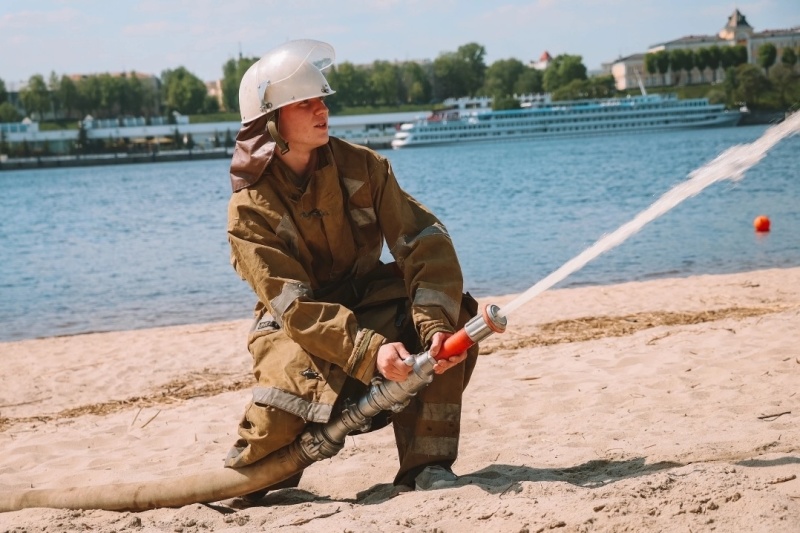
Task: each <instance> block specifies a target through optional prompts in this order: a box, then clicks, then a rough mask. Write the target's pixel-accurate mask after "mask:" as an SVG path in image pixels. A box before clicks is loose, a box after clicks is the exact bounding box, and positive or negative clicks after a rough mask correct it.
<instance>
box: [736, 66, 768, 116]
mask: <svg viewBox="0 0 800 533" xmlns="http://www.w3.org/2000/svg"><path fill="white" fill-rule="evenodd" d="M735 71H736V80H735V87H736V88H735V89H734V91H733V97H734V98H735V99H736V101H739V102H744V103H745V104H747V105H748V106H749V107H751V108H756V107H758V106H759V104H760V101H759V97H760V96H761V95H762V94H764V93H765V92H766V91H767V89H768V88H769V82H768V81H767V78H766V77H765V76H764V73H763V72H762V71H761V69H760V68H758V67H757V66H756V65H751V64H749V63H745V64H743V65H739V66H737V67H735Z"/></svg>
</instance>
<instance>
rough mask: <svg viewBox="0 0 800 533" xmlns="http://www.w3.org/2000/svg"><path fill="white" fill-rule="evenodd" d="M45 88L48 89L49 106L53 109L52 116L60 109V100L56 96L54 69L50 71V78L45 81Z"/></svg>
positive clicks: (56, 86)
mask: <svg viewBox="0 0 800 533" xmlns="http://www.w3.org/2000/svg"><path fill="white" fill-rule="evenodd" d="M47 90H48V91H49V93H50V94H49V98H50V108H51V109H52V111H53V118H55V117H57V116H59V114H60V113H59V112H60V111H61V101H60V100H59V98H58V75H57V74H56V73H55V71H52V72H50V78H49V79H48V81H47Z"/></svg>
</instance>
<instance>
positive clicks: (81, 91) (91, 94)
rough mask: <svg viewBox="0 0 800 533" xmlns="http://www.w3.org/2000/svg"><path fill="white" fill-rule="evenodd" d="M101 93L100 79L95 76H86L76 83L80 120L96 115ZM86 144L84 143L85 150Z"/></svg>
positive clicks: (99, 106)
mask: <svg viewBox="0 0 800 533" xmlns="http://www.w3.org/2000/svg"><path fill="white" fill-rule="evenodd" d="M102 100H103V92H102V88H101V86H100V78H98V77H97V76H87V77H85V78H83V79H81V80H80V81H79V82H78V110H79V111H80V112H81V119H84V118H86V115H90V114H91V115H97V113H98V111H99V110H100V108H101V102H102ZM87 146H88V143H84V144H83V147H84V149H86V148H87Z"/></svg>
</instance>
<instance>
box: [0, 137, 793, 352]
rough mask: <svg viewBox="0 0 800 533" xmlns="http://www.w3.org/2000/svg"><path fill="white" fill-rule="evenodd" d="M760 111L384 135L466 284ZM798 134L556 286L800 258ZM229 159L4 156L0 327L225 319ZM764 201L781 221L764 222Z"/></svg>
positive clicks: (482, 290)
mask: <svg viewBox="0 0 800 533" xmlns="http://www.w3.org/2000/svg"><path fill="white" fill-rule="evenodd" d="M765 129H766V127H764V126H748V127H739V128H721V129H709V130H697V131H681V132H664V133H648V134H643V135H619V136H608V137H586V138H576V139H558V140H547V141H517V142H512V143H502V144H500V143H498V144H491V143H489V144H464V145H460V146H446V147H435V148H419V149H408V150H399V151H391V150H387V151H383V152H382V153H383V154H385V155H386V156H387V157H389V158H390V160H391V162H392V166H393V168H394V170H395V173H396V174H397V177H398V180H399V181H400V183H401V185H402V186H403V187H404V188H405V189H406V190H408V191H409V192H410V193H411V194H412V195H414V196H415V197H416V198H417V199H418V200H420V201H421V202H423V203H424V204H426V205H427V206H428V207H430V208H431V209H432V210H433V211H434V212H435V213H436V214H437V215H438V216H439V217H440V218H441V219H442V221H443V222H444V224H445V225H446V226H447V228H448V230H449V231H450V233H451V235H452V237H453V240H454V242H455V245H456V248H457V250H458V252H459V257H460V261H461V265H462V268H463V270H464V274H465V279H466V289H467V290H469V291H470V292H471V293H472V294H473V295H475V296H479V297H480V296H490V295H501V294H509V293H519V292H523V291H525V290H526V289H527V288H529V287H530V286H531V285H533V284H534V283H536V282H537V281H538V280H540V279H541V278H543V277H544V276H547V275H548V274H550V273H551V272H553V271H554V270H556V269H558V268H559V267H560V266H561V265H562V264H564V263H565V262H566V261H568V260H569V259H571V258H572V257H574V256H575V255H577V254H579V253H580V252H581V251H582V250H584V249H586V248H587V247H588V246H590V245H592V243H594V242H595V241H597V240H598V239H599V238H601V237H602V236H603V235H605V234H608V233H610V232H613V231H614V230H616V229H617V228H618V227H619V226H621V225H622V224H624V223H626V222H628V221H629V220H630V219H631V218H632V217H634V216H635V215H636V214H637V213H639V212H640V211H642V210H643V209H645V208H647V207H648V206H649V205H650V204H652V203H653V201H654V200H656V199H657V198H658V197H660V196H661V195H662V194H663V193H665V192H666V191H668V190H669V189H671V188H672V187H674V186H675V185H676V184H678V183H680V182H681V181H683V180H685V179H686V178H687V176H688V175H689V173H690V172H692V171H693V170H695V169H698V168H700V167H701V166H703V165H704V164H706V163H707V162H709V161H710V160H712V159H714V158H715V157H716V156H717V155H719V154H720V153H722V152H723V151H725V150H726V149H728V148H730V147H731V146H733V145H736V144H742V143H750V142H753V141H754V140H756V139H758V138H759V137H760V136H761V135H762V134H763V133H764V131H765ZM798 154H800V136H794V137H791V138H789V139H785V140H783V141H782V142H780V143H779V144H778V145H777V146H776V147H774V148H773V149H772V150H771V151H770V152H769V153H768V154H767V156H766V157H765V158H764V159H763V160H762V161H761V162H759V163H758V164H757V165H755V166H754V167H753V168H752V169H750V170H749V171H748V172H747V173H746V175H745V177H744V179H742V180H741V181H738V182H726V181H723V182H721V183H717V184H714V185H713V186H710V187H709V188H708V189H707V190H705V191H703V192H702V193H701V194H699V195H698V196H696V197H694V198H690V199H688V200H687V201H685V202H683V203H682V204H680V205H678V206H677V207H675V208H674V209H673V210H671V211H670V212H668V213H666V214H665V215H663V216H662V217H661V218H659V219H658V220H655V221H654V222H652V223H651V224H649V225H648V226H646V227H645V228H643V229H642V230H641V231H640V232H639V233H637V234H636V235H634V236H633V237H631V238H630V239H628V241H626V242H625V243H623V244H622V245H621V246H619V247H618V248H616V249H614V250H613V251H611V252H609V253H607V254H605V255H603V256H601V257H599V258H597V259H596V260H594V261H592V262H591V263H589V264H588V265H587V266H586V267H584V268H583V269H581V270H580V271H578V272H576V273H574V274H572V275H571V276H569V277H567V278H566V279H565V280H564V281H563V282H561V283H559V284H558V285H557V286H556V287H569V286H577V285H592V284H609V283H618V282H625V281H634V280H645V279H653V278H661V277H675V276H688V275H695V274H714V273H728V272H739V271H747V270H753V269H760V268H772V267H792V266H798V265H800V170H799V169H800V165H798ZM227 170H228V162H227V161H225V160H211V161H191V162H183V163H155V164H142V165H120V166H109V167H85V168H70V169H43V170H28V171H3V172H0V190H2V194H1V195H0V341H9V340H19V339H25V338H34V337H44V336H52V335H65V334H75V333H83V332H89V331H111V330H119V329H136V328H142V327H150V326H162V325H174V324H185V323H196V322H205V321H216V320H231V319H239V318H245V317H248V316H250V311H251V309H252V307H253V304H254V301H255V300H254V297H253V296H252V294H251V292H250V289H249V288H248V287H247V285H246V284H245V283H244V282H242V281H241V280H240V279H239V278H238V276H237V275H236V274H235V273H234V271H233V269H232V268H231V267H230V264H229V259H228V257H229V256H228V245H227V241H226V235H225V216H226V204H227V200H228V197H229V194H230V189H229V182H228V173H227ZM761 214H764V215H767V216H769V217H770V219H771V221H772V231H771V232H769V233H767V234H757V233H755V232H754V231H753V225H752V223H753V219H754V218H755V217H756V216H757V215H761Z"/></svg>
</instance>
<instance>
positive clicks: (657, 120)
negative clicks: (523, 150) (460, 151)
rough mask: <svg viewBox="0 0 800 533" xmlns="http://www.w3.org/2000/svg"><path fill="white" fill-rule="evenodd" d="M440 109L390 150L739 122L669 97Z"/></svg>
mask: <svg viewBox="0 0 800 533" xmlns="http://www.w3.org/2000/svg"><path fill="white" fill-rule="evenodd" d="M445 103H446V104H448V103H449V104H450V105H449V106H448V107H447V108H446V109H444V110H441V111H436V112H434V113H432V114H431V115H430V116H428V117H426V118H422V119H418V120H416V121H414V122H410V123H406V124H402V125H401V126H400V128H399V130H398V131H397V132H396V133H395V136H394V139H392V147H393V148H405V147H411V146H430V145H438V144H452V143H461V142H472V141H501V140H512V139H524V138H546V137H564V136H580V135H607V134H611V133H623V132H638V131H647V130H665V129H678V128H699V127H712V126H735V125H736V124H737V123H738V122H739V120H740V118H741V113H740V112H739V111H727V110H725V107H724V106H723V105H722V104H711V103H709V101H708V99H707V98H692V99H686V100H679V99H678V98H677V97H676V96H675V95H672V94H667V95H664V94H650V95H647V94H645V95H641V96H629V97H627V98H606V99H595V100H568V101H556V102H553V101H551V100H550V98H549V96H547V95H536V96H532V97H527V98H524V99H521V105H522V107H521V108H520V109H511V110H505V111H492V109H491V99H489V98H479V99H474V98H473V99H469V98H460V99H458V100H450V101H449V102H445Z"/></svg>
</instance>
